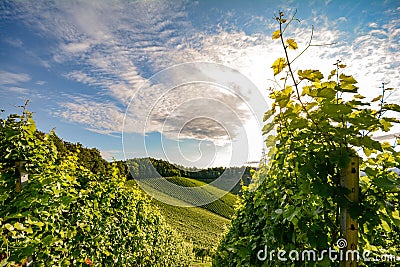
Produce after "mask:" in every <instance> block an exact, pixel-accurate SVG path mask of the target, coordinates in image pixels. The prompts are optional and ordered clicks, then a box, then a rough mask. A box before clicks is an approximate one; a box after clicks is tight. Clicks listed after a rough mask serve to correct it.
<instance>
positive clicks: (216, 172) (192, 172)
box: [124, 158, 255, 194]
mask: <svg viewBox="0 0 400 267" xmlns="http://www.w3.org/2000/svg"><path fill="white" fill-rule="evenodd" d="M125 165H126V169H125V170H124V171H125V172H126V173H128V174H127V175H128V176H129V178H131V179H132V178H154V177H159V176H162V177H185V178H191V179H195V180H198V181H202V182H204V183H211V182H213V181H215V180H216V179H218V178H219V177H220V176H221V175H222V174H224V176H225V178H226V179H227V181H226V183H227V184H229V185H231V184H232V183H234V187H233V188H232V189H231V190H230V191H231V193H234V194H240V191H241V187H242V184H244V185H248V184H249V183H250V182H251V171H252V170H255V168H254V167H250V166H243V167H229V168H224V167H215V168H207V169H199V168H195V167H190V168H188V167H184V166H180V165H175V164H172V163H170V162H168V161H165V160H161V159H154V158H134V159H129V160H127V161H126V164H125ZM128 166H129V167H128ZM239 177H240V180H239V181H237V180H238V178H239ZM232 180H233V181H232ZM220 189H222V188H220Z"/></svg>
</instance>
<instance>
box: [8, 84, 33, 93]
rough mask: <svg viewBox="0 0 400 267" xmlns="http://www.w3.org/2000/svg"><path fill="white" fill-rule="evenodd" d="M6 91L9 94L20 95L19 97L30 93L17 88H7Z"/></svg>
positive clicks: (24, 89) (27, 90)
mask: <svg viewBox="0 0 400 267" xmlns="http://www.w3.org/2000/svg"><path fill="white" fill-rule="evenodd" d="M6 90H7V91H9V92H12V93H16V94H21V95H27V94H29V92H30V91H29V89H26V88H22V87H17V86H12V87H7V88H6Z"/></svg>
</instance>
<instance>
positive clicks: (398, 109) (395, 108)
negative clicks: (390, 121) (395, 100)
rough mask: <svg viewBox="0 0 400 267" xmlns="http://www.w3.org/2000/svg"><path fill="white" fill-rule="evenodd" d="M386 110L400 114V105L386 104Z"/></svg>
mask: <svg viewBox="0 0 400 267" xmlns="http://www.w3.org/2000/svg"><path fill="white" fill-rule="evenodd" d="M383 109H384V110H392V111H396V112H400V105H398V104H386V105H384V106H383Z"/></svg>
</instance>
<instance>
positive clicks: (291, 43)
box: [286, 39, 298, 50]
mask: <svg viewBox="0 0 400 267" xmlns="http://www.w3.org/2000/svg"><path fill="white" fill-rule="evenodd" d="M286 43H287V44H288V47H289V49H292V50H296V49H297V48H298V46H297V43H296V41H295V40H294V39H287V40H286Z"/></svg>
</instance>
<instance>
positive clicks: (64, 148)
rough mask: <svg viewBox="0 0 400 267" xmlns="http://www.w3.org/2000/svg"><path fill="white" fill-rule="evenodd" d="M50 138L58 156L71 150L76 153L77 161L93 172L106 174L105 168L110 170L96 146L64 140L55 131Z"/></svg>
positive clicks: (108, 164)
mask: <svg viewBox="0 0 400 267" xmlns="http://www.w3.org/2000/svg"><path fill="white" fill-rule="evenodd" d="M51 139H52V141H53V143H54V144H55V146H56V147H57V151H58V153H59V157H63V156H66V155H67V154H68V153H70V152H72V153H74V154H77V156H78V163H79V164H80V165H82V166H83V167H85V168H86V169H88V170H90V171H91V172H93V173H94V174H106V173H107V170H110V167H111V165H110V163H108V162H107V161H106V160H105V159H103V158H102V156H101V154H100V151H99V150H98V149H97V148H87V147H83V146H82V144H81V143H71V142H66V141H64V140H62V139H61V138H59V137H58V136H57V135H56V134H55V133H53V134H52V135H51Z"/></svg>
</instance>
